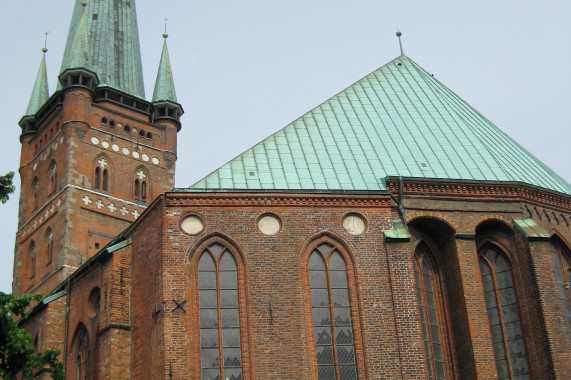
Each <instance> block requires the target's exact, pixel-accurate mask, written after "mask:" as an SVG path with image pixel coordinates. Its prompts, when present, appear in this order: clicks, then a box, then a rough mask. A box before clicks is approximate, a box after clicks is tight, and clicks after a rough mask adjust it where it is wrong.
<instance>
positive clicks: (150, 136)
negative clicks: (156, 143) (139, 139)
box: [147, 132, 153, 140]
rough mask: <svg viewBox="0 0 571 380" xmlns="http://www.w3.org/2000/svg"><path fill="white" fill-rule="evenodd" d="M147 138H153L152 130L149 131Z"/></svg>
mask: <svg viewBox="0 0 571 380" xmlns="http://www.w3.org/2000/svg"><path fill="white" fill-rule="evenodd" d="M147 138H148V139H149V140H152V139H153V134H152V133H151V132H147Z"/></svg>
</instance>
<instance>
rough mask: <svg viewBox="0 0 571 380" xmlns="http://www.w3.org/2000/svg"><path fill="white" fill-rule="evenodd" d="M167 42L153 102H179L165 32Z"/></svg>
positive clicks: (165, 36) (164, 45) (164, 35)
mask: <svg viewBox="0 0 571 380" xmlns="http://www.w3.org/2000/svg"><path fill="white" fill-rule="evenodd" d="M163 37H164V38H165V42H164V44H163V53H162V55H161V63H160V64H159V71H158V72H157V80H156V82H155V91H154V93H153V102H158V101H163V100H167V101H171V102H174V103H177V100H176V91H175V89H174V81H173V77H172V70H171V62H170V59H169V51H168V49H167V37H168V35H167V34H166V33H165V34H163Z"/></svg>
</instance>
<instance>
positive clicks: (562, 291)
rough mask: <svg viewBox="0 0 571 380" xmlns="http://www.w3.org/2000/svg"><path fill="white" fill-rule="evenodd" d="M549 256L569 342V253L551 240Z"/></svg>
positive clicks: (570, 295) (570, 340) (570, 314)
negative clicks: (551, 260)
mask: <svg viewBox="0 0 571 380" xmlns="http://www.w3.org/2000/svg"><path fill="white" fill-rule="evenodd" d="M551 257H552V259H553V266H554V269H555V277H556V279H557V289H558V290H559V298H560V299H561V304H562V306H563V316H564V317H565V326H566V328H567V336H568V338H569V342H571V255H570V254H569V251H568V250H565V249H564V248H563V247H562V246H561V244H557V243H556V242H554V241H552V242H551Z"/></svg>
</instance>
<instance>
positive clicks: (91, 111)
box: [12, 0, 183, 294]
mask: <svg viewBox="0 0 571 380" xmlns="http://www.w3.org/2000/svg"><path fill="white" fill-rule="evenodd" d="M117 19H119V20H123V22H121V23H115V22H114V20H117ZM125 20H126V21H125ZM163 37H164V38H165V42H164V47H163V53H162V57H161V61H160V65H159V71H158V74H157V81H156V85H155V91H154V93H153V99H152V101H151V102H149V101H147V100H145V93H144V86H143V75H142V69H141V66H142V65H141V55H140V49H139V37H138V30H137V20H136V9H135V2H134V1H131V2H116V1H112V0H95V1H90V2H89V4H87V3H86V2H79V1H76V4H75V8H74V12H73V16H72V21H71V25H70V29H69V35H68V39H67V45H66V49H65V53H64V57H63V60H62V67H61V71H60V75H59V77H58V79H59V84H58V88H57V90H56V92H55V93H54V94H52V95H51V96H49V93H48V86H47V75H46V60H45V52H46V51H47V50H46V49H44V57H43V58H42V61H41V65H40V70H39V73H38V76H37V78H36V83H35V85H34V89H33V91H32V96H31V98H30V103H29V106H28V108H27V110H26V114H25V116H24V117H23V118H22V119H21V121H20V123H19V124H20V126H21V128H22V134H21V136H20V142H21V143H22V152H21V159H20V169H19V171H20V178H21V193H20V209H19V220H18V232H17V238H16V247H15V262H14V280H13V285H12V286H13V292H14V293H15V294H25V293H43V294H48V293H49V292H50V291H51V290H52V289H53V288H54V287H55V286H56V285H57V284H60V283H61V282H62V281H63V280H65V279H66V278H67V277H68V276H69V275H70V274H71V273H73V272H74V271H75V270H76V269H77V268H78V267H79V266H81V265H82V264H83V263H84V262H85V261H86V260H87V259H89V258H90V257H91V256H93V255H94V254H95V253H97V252H98V251H99V250H101V249H102V248H103V247H105V245H106V244H107V243H109V241H110V240H111V239H112V238H113V237H114V236H117V235H118V234H119V233H120V232H121V231H122V230H124V229H125V228H126V227H127V226H128V225H129V224H130V223H131V222H133V221H134V220H135V219H137V218H138V217H139V215H140V214H141V213H142V212H143V211H144V209H145V208H146V207H147V205H149V203H150V202H151V201H152V200H153V199H154V198H155V197H156V196H157V195H159V194H161V193H164V192H165V191H168V190H171V189H172V188H173V187H174V174H175V161H176V140H177V132H178V131H180V128H181V124H180V116H181V115H182V113H183V110H182V107H181V106H180V104H178V103H177V99H176V93H175V89H174V83H173V78H172V72H171V68H170V61H169V57H168V50H167V46H166V37H167V35H166V34H165V35H163Z"/></svg>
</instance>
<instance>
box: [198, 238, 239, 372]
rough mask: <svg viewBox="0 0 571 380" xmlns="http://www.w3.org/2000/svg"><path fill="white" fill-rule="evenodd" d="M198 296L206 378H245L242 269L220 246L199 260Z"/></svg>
mask: <svg viewBox="0 0 571 380" xmlns="http://www.w3.org/2000/svg"><path fill="white" fill-rule="evenodd" d="M198 296H199V320H200V357H201V369H202V379H205V380H206V379H212V380H214V379H230V380H238V379H242V354H241V345H240V316H239V303H240V302H239V298H238V268H237V266H236V259H235V258H234V256H233V254H232V253H230V251H229V250H228V249H227V248H226V247H225V246H223V245H221V244H219V243H214V244H212V245H210V246H208V247H207V248H206V249H205V250H204V251H203V252H202V254H201V256H200V259H199V261H198Z"/></svg>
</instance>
